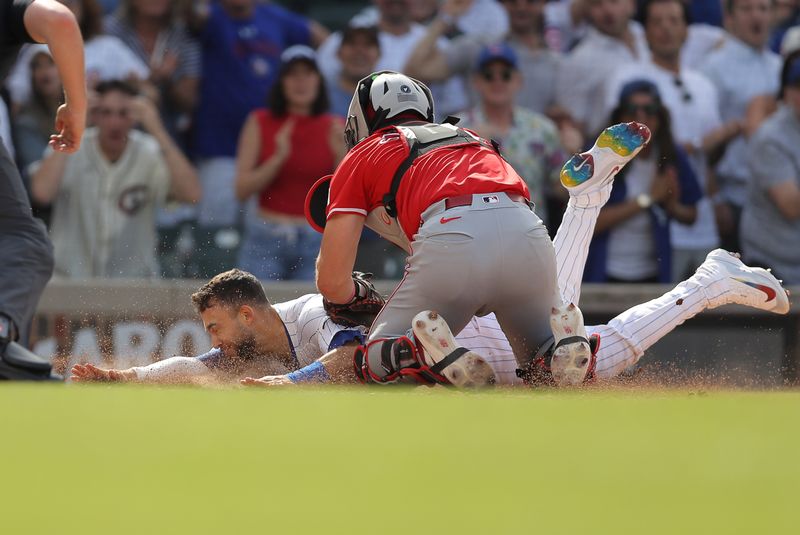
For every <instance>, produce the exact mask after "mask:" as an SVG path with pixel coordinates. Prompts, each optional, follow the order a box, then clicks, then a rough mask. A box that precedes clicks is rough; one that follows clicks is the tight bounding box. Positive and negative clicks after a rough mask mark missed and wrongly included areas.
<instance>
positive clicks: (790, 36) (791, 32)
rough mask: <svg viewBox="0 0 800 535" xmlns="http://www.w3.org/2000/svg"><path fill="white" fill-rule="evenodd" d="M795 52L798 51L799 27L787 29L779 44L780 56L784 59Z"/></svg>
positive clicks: (799, 46) (799, 41)
mask: <svg viewBox="0 0 800 535" xmlns="http://www.w3.org/2000/svg"><path fill="white" fill-rule="evenodd" d="M796 50H800V26H795V27H794V28H789V29H788V30H787V31H786V34H785V35H784V36H783V41H782V42H781V55H782V56H784V57H786V56H788V55H789V54H791V53H792V52H794V51H796Z"/></svg>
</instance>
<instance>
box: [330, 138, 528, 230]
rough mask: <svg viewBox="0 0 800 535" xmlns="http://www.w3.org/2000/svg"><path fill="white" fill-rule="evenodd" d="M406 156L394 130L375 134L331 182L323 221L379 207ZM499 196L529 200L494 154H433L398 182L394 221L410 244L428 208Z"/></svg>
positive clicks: (477, 150)
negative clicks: (454, 200) (458, 198)
mask: <svg viewBox="0 0 800 535" xmlns="http://www.w3.org/2000/svg"><path fill="white" fill-rule="evenodd" d="M408 154H409V147H408V142H407V140H406V137H405V136H404V135H402V134H401V133H400V132H398V131H397V130H396V129H394V128H387V129H384V130H380V131H378V132H375V133H374V134H372V135H371V136H370V137H368V138H367V139H365V140H364V141H362V142H361V143H359V144H358V145H356V146H355V148H353V149H352V150H351V151H350V152H349V153H348V154H347V156H346V157H345V158H344V160H342V162H341V163H340V164H339V167H337V168H336V172H335V173H334V175H333V178H332V179H331V185H330V196H329V200H328V213H327V217H328V219H330V217H331V216H332V215H334V214H337V213H351V214H361V215H363V216H365V217H366V216H367V214H369V213H370V212H371V211H372V210H374V209H375V208H377V207H379V206H381V205H382V200H383V196H384V195H385V194H387V193H388V192H389V191H390V189H391V184H392V178H393V177H394V174H395V171H397V168H398V167H399V166H400V164H401V163H403V161H404V160H405V159H406V157H407V156H408ZM500 192H506V193H516V194H519V195H523V196H524V197H525V198H530V194H529V192H528V187H527V186H526V185H525V182H524V181H523V180H522V179H521V178H520V177H519V175H517V173H516V171H514V169H513V168H512V167H511V166H510V165H509V164H508V162H506V161H505V160H503V158H501V157H500V155H498V154H497V153H496V152H495V151H494V150H492V149H491V148H488V147H484V146H482V145H480V144H477V143H475V144H473V145H465V146H463V147H459V148H458V149H453V148H448V147H442V148H437V149H434V150H431V151H430V152H428V153H425V154H423V155H422V156H420V157H419V158H418V159H417V160H416V161H415V163H414V165H412V166H411V168H410V169H409V170H408V171H407V172H406V174H405V176H404V177H403V180H402V181H401V182H400V188H399V190H398V191H397V210H398V217H397V218H398V221H399V223H400V225H401V226H402V228H403V232H404V233H405V234H406V237H407V238H408V240H409V241H413V236H414V234H416V232H417V230H418V229H419V226H420V215H421V214H422V212H424V211H425V209H426V208H428V207H429V206H430V205H432V204H433V203H435V202H437V201H440V200H442V199H446V198H448V197H455V196H457V195H465V194H472V193H500Z"/></svg>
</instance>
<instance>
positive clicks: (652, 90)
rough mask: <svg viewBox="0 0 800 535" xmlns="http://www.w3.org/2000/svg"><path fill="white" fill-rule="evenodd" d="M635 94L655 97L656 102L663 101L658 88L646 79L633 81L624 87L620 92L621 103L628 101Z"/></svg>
mask: <svg viewBox="0 0 800 535" xmlns="http://www.w3.org/2000/svg"><path fill="white" fill-rule="evenodd" d="M634 93H648V94H650V95H653V96H654V97H655V98H656V100H658V101H661V94H660V93H659V92H658V86H656V84H654V83H653V82H651V81H650V80H646V79H644V78H640V79H638V80H631V81H630V82H628V83H626V84H625V85H623V86H622V89H620V90H619V101H620V102H625V101H627V100H628V99H629V98H630V97H631V95H633V94H634Z"/></svg>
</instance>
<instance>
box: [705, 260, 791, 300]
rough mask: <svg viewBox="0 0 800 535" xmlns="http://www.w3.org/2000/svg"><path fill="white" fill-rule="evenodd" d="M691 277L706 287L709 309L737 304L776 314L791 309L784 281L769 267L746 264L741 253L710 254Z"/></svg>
mask: <svg viewBox="0 0 800 535" xmlns="http://www.w3.org/2000/svg"><path fill="white" fill-rule="evenodd" d="M692 278H693V279H695V280H696V281H697V282H698V283H700V284H701V285H702V286H703V290H704V291H705V293H706V297H707V298H708V307H709V308H716V307H718V306H722V305H727V304H738V305H746V306H749V307H753V308H758V309H760V310H766V311H767V312H774V313H776V314H786V313H787V312H789V292H787V291H786V290H785V289H784V288H783V286H781V281H779V280H778V279H776V278H775V277H774V276H773V275H772V273H770V272H769V271H767V270H766V269H763V268H758V267H749V266H747V265H745V264H744V262H742V261H741V260H739V255H737V254H734V253H729V252H728V251H726V250H724V249H716V250H714V251H711V252H710V253H708V256H706V260H705V262H703V263H702V264H701V265H700V267H699V268H697V272H696V273H695V274H694V275H693V276H692Z"/></svg>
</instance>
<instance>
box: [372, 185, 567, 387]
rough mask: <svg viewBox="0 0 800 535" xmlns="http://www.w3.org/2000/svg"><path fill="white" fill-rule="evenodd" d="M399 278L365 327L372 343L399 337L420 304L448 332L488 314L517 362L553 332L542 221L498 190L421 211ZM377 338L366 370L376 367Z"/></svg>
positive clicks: (552, 279) (549, 255)
mask: <svg viewBox="0 0 800 535" xmlns="http://www.w3.org/2000/svg"><path fill="white" fill-rule="evenodd" d="M411 247H412V254H411V256H409V258H408V264H407V266H406V272H405V276H404V278H403V280H402V281H401V282H400V284H399V285H398V286H397V288H396V289H395V291H394V293H393V294H392V295H391V296H390V297H389V300H388V301H387V303H386V306H385V307H384V308H383V310H382V311H381V313H380V314H379V315H378V317H377V318H376V319H375V322H374V323H373V324H372V328H371V329H370V336H369V340H370V341H375V340H380V339H383V338H395V337H399V336H404V335H406V333H407V332H408V330H409V328H410V327H411V320H412V319H413V318H414V316H415V315H416V314H417V313H419V312H421V311H423V310H435V311H437V312H438V313H439V314H440V315H441V316H442V317H443V318H444V319H445V320H446V321H447V323H448V324H449V325H450V328H451V330H452V331H453V333H454V334H457V333H458V332H460V331H461V330H462V329H463V328H464V326H465V325H466V324H467V323H468V322H469V321H470V319H471V318H472V316H483V315H486V314H488V313H490V312H494V313H495V315H496V316H497V320H498V322H499V324H500V326H501V328H502V329H503V332H504V333H505V334H506V336H507V337H508V340H509V342H510V343H511V347H512V348H513V350H514V356H515V357H516V359H517V361H518V362H519V364H520V365H523V364H525V363H527V362H529V361H530V360H531V359H532V358H533V355H534V353H535V352H536V350H537V349H538V347H539V346H540V345H541V344H542V343H544V342H546V341H547V340H548V339H549V338H551V337H552V332H551V329H550V310H551V308H552V305H553V303H554V302H555V301H556V299H557V298H556V295H557V292H558V286H557V282H556V260H555V250H554V248H553V243H552V242H551V241H550V238H549V236H548V234H547V229H546V228H545V226H544V224H543V223H542V220H541V219H539V217H538V216H537V215H536V214H535V213H534V212H533V210H532V209H531V207H530V206H529V205H528V204H527V203H522V202H516V201H513V200H511V199H510V198H509V197H508V196H507V195H506V194H504V193H489V194H475V195H473V196H472V204H471V205H469V206H458V207H455V208H450V209H449V210H448V209H446V202H445V201H439V202H437V203H435V204H433V205H432V206H430V207H429V208H428V209H427V210H425V212H423V214H422V225H421V226H420V228H419V231H418V233H417V234H416V235H415V236H414V241H413V243H412V244H411ZM380 346H381V344H375V345H374V346H372V347H370V350H369V353H368V355H367V358H368V359H369V365H370V369H371V370H372V371H373V372H375V373H378V374H379V373H380V372H382V367H381V366H380V358H381V347H380Z"/></svg>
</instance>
